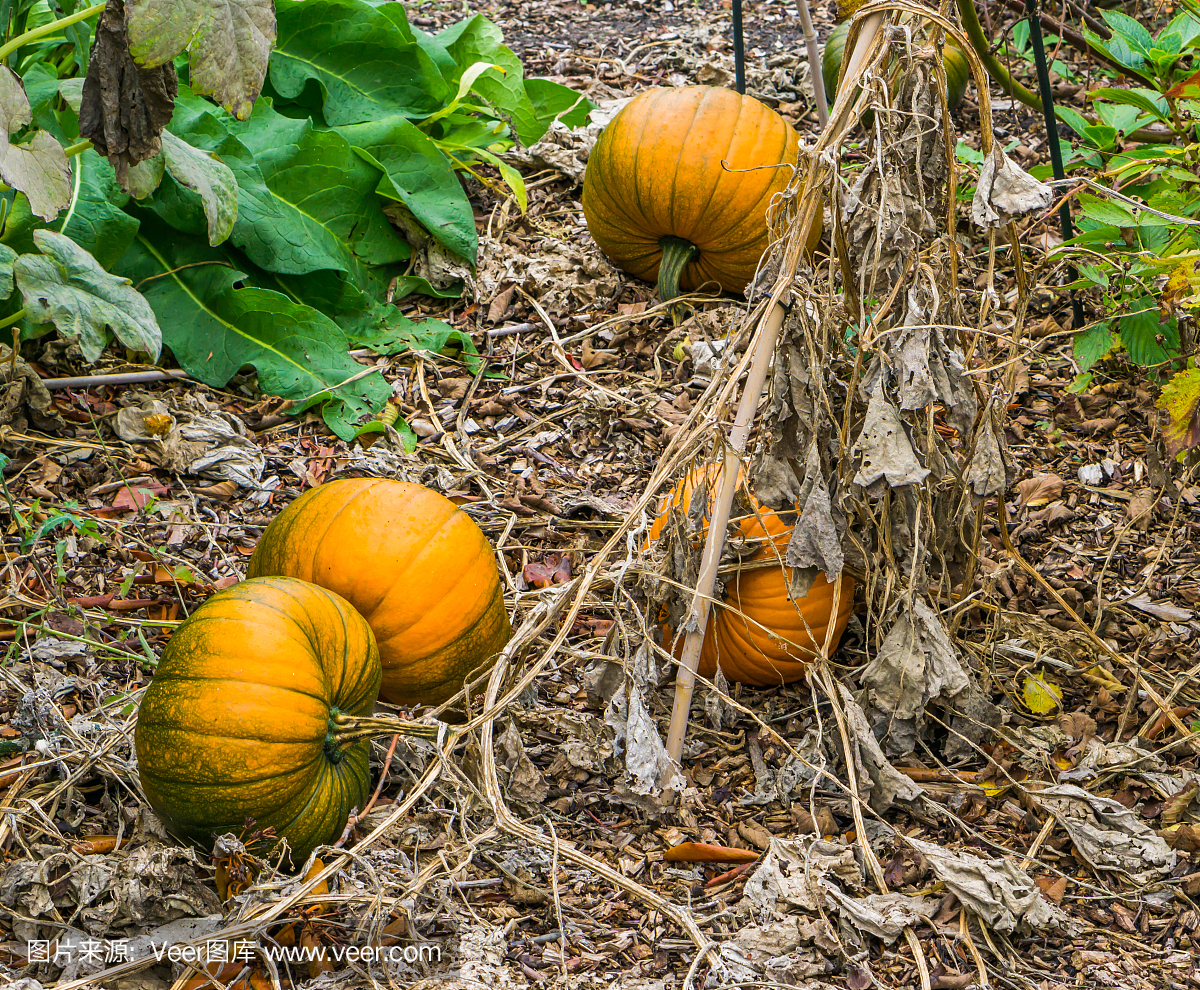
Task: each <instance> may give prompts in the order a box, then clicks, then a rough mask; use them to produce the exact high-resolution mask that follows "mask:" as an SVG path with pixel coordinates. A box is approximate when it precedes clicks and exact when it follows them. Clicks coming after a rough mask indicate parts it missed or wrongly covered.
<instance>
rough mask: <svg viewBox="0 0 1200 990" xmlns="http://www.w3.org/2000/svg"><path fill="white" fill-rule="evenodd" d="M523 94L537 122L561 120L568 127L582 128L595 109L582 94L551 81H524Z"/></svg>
mask: <svg viewBox="0 0 1200 990" xmlns="http://www.w3.org/2000/svg"><path fill="white" fill-rule="evenodd" d="M525 93H526V95H527V96H528V97H529V102H530V103H532V104H533V109H534V111H535V112H536V113H537V115H538V119H539V120H543V121H546V122H549V121H554V120H561V121H562V122H563V123H564V124H566V125H567V126H568V127H583V126H584V125H585V124H586V123H587V122H588V114H589V113H591V112H592V111H593V110H594V109H596V105H595V104H594V103H592V101H591V100H589V99H588V98H587V97H586V96H584V95H583V94H582V93H576V92H575V90H573V89H571V88H570V87H569V86H564V85H563V84H562V83H556V82H554V81H553V80H551V79H526V80H525Z"/></svg>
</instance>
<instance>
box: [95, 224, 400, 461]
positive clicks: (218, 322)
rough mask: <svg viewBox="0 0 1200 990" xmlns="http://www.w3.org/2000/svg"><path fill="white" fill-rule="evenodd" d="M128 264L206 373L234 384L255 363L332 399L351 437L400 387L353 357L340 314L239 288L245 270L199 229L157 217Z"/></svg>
mask: <svg viewBox="0 0 1200 990" xmlns="http://www.w3.org/2000/svg"><path fill="white" fill-rule="evenodd" d="M118 270H119V271H121V272H122V273H123V274H126V275H128V276H129V277H130V278H132V279H135V280H138V281H139V282H140V281H141V280H144V279H147V278H151V279H152V281H149V282H147V283H146V298H147V299H148V300H149V301H150V304H151V305H152V306H153V307H154V310H155V312H156V313H157V314H158V316H159V319H160V320H161V322H162V325H163V326H164V327H165V328H166V336H165V343H166V344H167V346H169V347H170V348H171V351H172V352H173V353H174V354H175V357H176V358H177V359H178V360H179V363H180V365H181V367H183V369H184V370H185V371H187V372H188V374H190V375H192V376H193V377H194V378H197V379H199V380H200V381H203V382H207V383H208V384H210V385H214V386H220V385H224V384H225V383H226V382H228V381H229V379H230V378H232V377H233V376H234V375H235V374H236V373H237V372H238V370H239V369H240V368H242V367H243V366H244V365H247V364H249V365H253V366H254V368H255V369H256V370H257V372H258V384H259V388H260V389H261V390H262V391H263V392H265V393H267V394H268V395H278V396H281V397H282V398H285V399H291V400H293V401H295V402H297V403H298V404H299V405H300V406H301V407H304V406H309V405H320V406H322V413H323V415H324V417H325V421H326V423H328V424H329V427H330V429H332V430H333V431H334V433H336V434H337V435H338V436H339V437H341V438H342V439H346V440H349V439H351V438H353V436H354V434H355V430H356V429H357V427H358V426H359V425H360V424H362V423H363V422H365V421H366V420H368V419H370V418H371V417H372V416H374V414H375V413H376V412H377V411H378V410H379V409H381V408H383V406H384V404H385V403H386V402H387V400H388V398H389V397H390V396H391V389H390V388H389V386H388V384H387V382H385V381H384V380H383V378H382V377H381V376H380V375H379V373H378V372H377V371H374V370H372V369H369V368H364V367H363V365H361V364H359V363H358V362H357V361H355V360H354V359H353V358H351V357H350V355H349V353H348V351H349V349H350V344H349V341H348V340H347V338H346V335H345V333H344V332H343V331H342V330H341V329H340V328H339V327H338V326H337V324H336V323H334V322H333V321H332V320H330V319H329V318H328V317H327V316H325V315H324V314H322V313H321V312H319V311H317V310H315V309H313V308H312V307H310V306H305V305H303V304H301V303H298V302H295V301H294V300H292V299H289V298H288V297H287V296H285V295H283V294H282V293H280V292H272V291H269V290H266V289H261V288H240V289H239V288H235V286H236V285H237V284H240V283H241V281H242V280H243V277H244V276H243V274H242V273H241V272H240V271H238V270H236V269H235V268H233V267H232V266H231V265H230V263H229V261H228V260H227V257H226V255H225V254H223V253H222V252H221V251H220V249H214V248H212V247H210V246H208V245H207V244H206V243H205V242H204V241H202V240H200V239H199V238H192V237H187V236H183V235H180V234H179V233H178V232H177V231H174V230H172V229H170V228H168V227H166V226H165V225H163V224H161V223H160V222H159V221H157V220H155V219H154V218H152V217H151V218H148V219H147V221H146V222H145V223H144V224H143V226H142V231H141V233H139V235H138V237H137V240H136V241H135V242H134V244H133V247H131V248H130V250H129V252H128V253H127V254H126V256H125V257H124V258H123V259H122V261H121V263H120V265H119V266H118Z"/></svg>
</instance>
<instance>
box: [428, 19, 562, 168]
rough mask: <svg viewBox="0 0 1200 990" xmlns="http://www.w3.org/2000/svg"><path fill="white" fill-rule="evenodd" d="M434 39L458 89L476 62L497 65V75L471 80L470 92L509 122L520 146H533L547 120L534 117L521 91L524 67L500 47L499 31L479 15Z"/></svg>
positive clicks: (536, 114) (525, 94)
mask: <svg viewBox="0 0 1200 990" xmlns="http://www.w3.org/2000/svg"><path fill="white" fill-rule="evenodd" d="M434 40H435V41H436V42H437V44H439V45H440V46H441V47H442V48H444V49H445V50H446V52H447V53H448V54H449V55H450V57H451V58H452V59H454V62H455V65H456V66H457V70H456V72H455V74H454V76H453V78H452V79H450V80H449V81H450V82H452V83H453V84H454V86H455V87H457V86H458V83H459V81H460V80H461V78H462V75H463V73H465V72H467V71H469V70H471V68H472V67H473V66H475V65H477V64H478V63H480V62H486V63H489V64H491V65H497V66H499V67H500V68H501V69H503V70H504V71H503V73H500V72H488V73H485V74H484V75H482V76H480V77H479V78H478V79H476V80H475V81H474V84H473V86H472V89H473V90H474V92H476V93H478V94H479V95H480V96H482V97H483V98H484V99H485V100H487V101H488V102H489V103H491V104H492V106H493V107H494V108H495V109H496V110H498V111H499V112H500V114H501V115H502V116H503V117H504V118H505V119H511V120H512V123H513V125H514V127H515V129H516V132H517V137H519V138H520V139H521V141H522V143H524V144H533V143H534V142H535V141H536V140H537V139H538V138H540V137H541V136H542V135H543V134H545V133H546V128H547V127H549V126H550V122H549V121H548V120H542V119H540V118H539V117H538V113H537V110H536V109H535V108H534V106H533V103H532V102H530V99H529V94H528V93H526V91H525V80H524V67H523V66H522V65H521V60H520V59H519V58H517V56H516V55H514V54H513V51H512V49H511V48H509V47H508V46H507V45H505V44H504V36H503V35H502V34H501V33H500V29H499V28H498V27H496V25H495V24H493V23H492V22H491V21H489V20H488V19H487V18H486V17H484V16H483V15H481V14H476V15H475V16H474V17H471V18H468V19H467V20H464V21H459V22H458V23H457V24H452V25H451V26H450V27H448V28H446V30H444V31H442V32H441V33H440V34H438V35H436V36H435V38H434Z"/></svg>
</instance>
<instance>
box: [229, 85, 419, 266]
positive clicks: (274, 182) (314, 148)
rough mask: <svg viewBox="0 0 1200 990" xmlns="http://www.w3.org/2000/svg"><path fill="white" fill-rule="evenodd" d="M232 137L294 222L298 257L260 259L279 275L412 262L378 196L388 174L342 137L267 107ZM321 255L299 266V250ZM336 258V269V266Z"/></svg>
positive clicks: (290, 223)
mask: <svg viewBox="0 0 1200 990" xmlns="http://www.w3.org/2000/svg"><path fill="white" fill-rule="evenodd" d="M230 129H231V131H232V133H233V134H234V135H235V136H236V137H238V138H239V139H240V140H241V141H242V143H243V144H244V145H245V146H246V147H247V148H248V149H249V150H250V152H251V154H253V155H254V160H255V162H256V163H257V164H258V167H259V169H260V170H261V172H262V175H263V179H264V180H265V181H266V185H267V189H268V190H269V191H270V194H271V196H272V197H273V198H274V200H275V202H276V204H277V205H278V206H279V208H280V210H281V212H282V213H283V214H284V217H285V219H286V222H287V224H288V228H289V229H288V232H287V234H288V237H287V239H288V240H289V241H290V242H291V243H292V244H293V245H294V247H295V249H296V251H294V252H289V253H288V255H289V256H287V257H284V258H280V259H270V258H267V259H264V260H263V261H259V262H258V263H259V264H261V265H262V266H263V267H264V268H267V269H271V270H273V271H282V272H288V273H290V274H302V273H303V272H305V271H315V270H316V269H318V268H334V269H337V270H338V271H351V270H352V269H353V267H354V263H355V259H356V258H361V259H362V260H363V261H365V262H366V263H368V264H372V265H381V264H388V263H390V262H393V261H399V260H401V259H403V258H406V257H408V256H409V253H410V251H409V248H408V245H407V244H405V243H404V242H403V241H402V240H401V239H400V238H399V237H397V236H396V234H395V232H394V230H393V229H392V227H391V225H390V224H389V223H388V220H387V217H385V216H384V215H383V208H382V204H381V203H380V201H379V198H378V197H377V196H376V195H375V189H376V187H377V186H378V185H379V179H380V175H379V172H378V171H376V169H374V168H372V167H371V166H370V165H369V164H368V163H367V162H365V161H363V159H362V158H361V157H360V156H359V155H356V154H355V153H354V151H353V150H352V149H351V147H350V145H349V143H347V141H346V139H345V138H344V137H342V136H341V135H340V134H338V133H336V132H334V131H320V130H317V129H316V128H315V127H313V125H312V122H311V121H309V120H307V119H292V118H290V117H285V116H283V115H282V114H279V113H276V112H275V111H274V110H273V109H272V108H271V107H270V106H268V105H267V104H266V101H262V102H260V104H259V106H257V107H256V108H255V112H254V115H253V116H252V117H251V118H250V119H249V120H248V121H246V122H244V123H235V124H233V126H232V127H231V128H230ZM314 249H315V250H316V251H318V252H319V253H320V254H321V255H322V259H321V263H317V261H318V259H317V258H315V257H314V258H313V259H312V261H311V262H310V263H309V264H308V265H306V266H305V265H303V264H302V265H301V266H300V267H296V265H295V262H294V255H295V254H296V253H297V252H304V251H313V250H314ZM329 259H333V260H334V262H335V263H334V264H329V263H328V262H329Z"/></svg>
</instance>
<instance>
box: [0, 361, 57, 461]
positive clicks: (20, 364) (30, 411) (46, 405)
mask: <svg viewBox="0 0 1200 990" xmlns="http://www.w3.org/2000/svg"><path fill="white" fill-rule="evenodd" d="M31 424H32V426H33V427H34V428H35V429H38V430H42V431H43V432H46V433H60V432H62V431H63V430H65V429H66V425H67V424H66V423H65V422H64V421H63V418H62V416H61V415H60V414H59V412H58V410H57V409H55V408H54V399H53V397H52V396H51V395H50V390H49V389H48V388H46V386H45V385H43V384H42V379H41V378H40V377H39V376H38V374H37V372H35V371H34V370H33V369H32V368H31V367H30V366H29V364H28V363H27V362H26V361H25V360H24V359H23V358H21V357H18V358H17V359H16V360H15V361H14V360H13V352H12V348H11V347H9V346H7V345H6V344H0V428H3V427H9V428H10V429H11V430H12V431H15V432H17V433H27V432H28V431H29V427H30V425H31ZM0 441H2V442H3V443H4V445H5V446H6V447H8V446H11V445H12V444H13V442H14V440H13V438H12V436H11V433H10V432H9V430H3V429H0Z"/></svg>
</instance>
